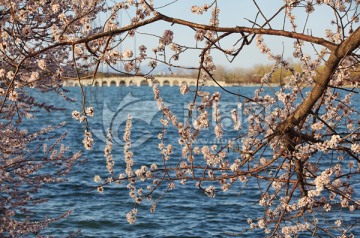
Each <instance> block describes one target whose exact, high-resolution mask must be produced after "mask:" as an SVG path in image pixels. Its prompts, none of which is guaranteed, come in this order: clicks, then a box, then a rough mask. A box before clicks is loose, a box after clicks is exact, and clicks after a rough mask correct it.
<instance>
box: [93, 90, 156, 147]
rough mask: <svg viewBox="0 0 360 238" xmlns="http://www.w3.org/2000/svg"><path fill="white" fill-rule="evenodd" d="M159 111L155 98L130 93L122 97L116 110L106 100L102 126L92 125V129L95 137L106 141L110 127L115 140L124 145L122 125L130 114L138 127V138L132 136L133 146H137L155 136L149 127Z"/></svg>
mask: <svg viewBox="0 0 360 238" xmlns="http://www.w3.org/2000/svg"><path fill="white" fill-rule="evenodd" d="M158 112H159V109H158V107H157V104H156V102H155V101H154V100H143V99H141V98H137V97H134V96H133V95H132V94H131V93H128V94H127V95H126V96H125V97H124V98H122V100H121V101H120V103H119V104H118V106H117V109H116V110H115V111H112V110H111V109H110V108H109V106H108V104H107V103H106V101H105V100H104V104H103V109H102V115H101V117H102V118H101V120H100V121H101V122H102V123H101V125H102V128H96V127H94V126H91V131H92V133H93V135H94V136H95V137H97V138H98V139H99V140H101V141H103V142H105V141H106V134H105V132H106V130H107V129H109V128H110V130H111V132H112V139H113V142H115V143H116V144H119V145H121V146H123V145H124V144H125V142H124V141H123V139H122V136H123V134H122V133H123V130H122V131H121V130H120V127H121V125H123V126H124V125H125V123H126V120H127V118H128V115H131V116H132V118H133V121H134V122H135V126H136V127H137V128H136V138H135V139H133V138H132V143H131V146H132V147H137V146H140V145H141V144H143V143H144V142H146V141H147V140H148V139H149V138H150V137H152V136H153V135H152V133H151V131H149V130H148V128H150V124H151V121H152V120H153V118H154V117H155V115H156V114H157V113H158ZM133 126H134V125H133ZM95 128H96V129H95ZM132 137H133V136H132Z"/></svg>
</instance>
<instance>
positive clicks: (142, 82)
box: [140, 79, 149, 86]
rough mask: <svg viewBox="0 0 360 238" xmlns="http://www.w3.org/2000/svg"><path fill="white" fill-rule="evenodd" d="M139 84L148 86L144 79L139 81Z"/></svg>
mask: <svg viewBox="0 0 360 238" xmlns="http://www.w3.org/2000/svg"><path fill="white" fill-rule="evenodd" d="M140 86H149V83H148V82H147V81H146V80H145V79H144V80H142V81H141V82H140Z"/></svg>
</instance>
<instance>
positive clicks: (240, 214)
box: [25, 86, 360, 237]
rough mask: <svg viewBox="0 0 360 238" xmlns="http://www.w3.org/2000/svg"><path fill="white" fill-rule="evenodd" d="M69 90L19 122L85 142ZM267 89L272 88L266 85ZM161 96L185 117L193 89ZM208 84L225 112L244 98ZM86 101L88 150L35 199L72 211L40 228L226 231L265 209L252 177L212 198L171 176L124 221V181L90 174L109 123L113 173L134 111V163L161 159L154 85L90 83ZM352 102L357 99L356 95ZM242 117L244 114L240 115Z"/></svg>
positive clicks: (123, 232)
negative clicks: (163, 190)
mask: <svg viewBox="0 0 360 238" xmlns="http://www.w3.org/2000/svg"><path fill="white" fill-rule="evenodd" d="M67 89H68V90H70V92H69V94H68V96H69V97H70V98H74V99H76V102H74V103H69V102H65V101H64V100H63V99H62V98H61V97H60V96H52V97H51V102H52V104H54V105H56V106H57V107H64V108H65V110H64V111H57V112H52V113H51V114H49V113H47V112H44V111H41V112H39V114H40V115H41V117H39V118H38V119H37V120H40V121H39V123H37V124H36V125H35V127H34V124H33V122H31V121H28V122H26V123H28V124H26V123H25V127H28V128H29V130H33V129H35V128H36V127H39V128H41V127H42V126H45V125H47V124H50V123H53V124H55V123H59V122H62V121H65V122H66V127H65V128H64V129H66V130H67V132H68V135H67V137H66V139H65V143H66V144H67V145H70V146H71V150H72V151H74V152H76V151H77V150H83V145H82V139H83V132H84V129H85V127H84V124H80V123H79V122H78V121H75V120H74V119H72V117H71V112H72V111H73V110H78V111H80V110H81V93H80V90H79V88H76V87H69V88H67ZM228 89H229V90H231V91H233V92H236V93H241V94H243V95H246V96H249V97H252V95H253V93H254V90H255V89H256V88H253V87H232V88H228ZM269 90H270V89H269ZM160 91H161V96H162V97H163V98H164V101H165V102H166V103H168V104H169V105H170V108H171V109H172V110H173V111H174V113H175V114H176V115H177V116H178V118H179V120H180V121H181V120H184V118H185V117H186V116H187V111H186V110H185V108H186V107H187V105H186V104H185V103H184V102H189V99H191V97H192V96H191V95H187V96H185V97H183V96H181V95H180V92H179V88H178V87H161V88H160ZM209 91H211V92H214V91H219V92H221V95H222V99H221V101H222V102H224V108H222V109H221V110H224V111H227V112H230V111H231V109H233V108H239V107H241V105H239V102H240V101H243V99H240V98H237V97H236V96H232V95H229V94H227V93H225V92H223V91H222V90H221V89H220V88H211V89H209ZM85 92H86V97H87V101H88V106H93V107H94V109H95V117H94V118H92V119H90V121H89V125H90V127H91V129H92V132H93V134H94V139H95V144H94V149H93V150H91V151H84V153H83V158H86V159H87V162H86V163H84V164H82V165H81V166H77V167H75V168H74V169H73V171H72V172H71V174H70V176H69V181H67V182H65V183H61V184H55V185H54V184H51V185H47V186H46V187H44V189H42V190H41V191H42V193H41V194H40V195H41V196H43V197H47V198H49V199H50V201H49V202H47V203H45V204H43V205H41V206H40V207H41V211H40V212H44V213H45V214H48V215H49V216H53V215H60V214H62V213H64V212H66V211H67V210H69V209H74V212H73V213H72V215H71V216H69V217H68V218H67V219H65V220H62V221H60V222H56V223H53V224H51V225H50V226H49V228H48V229H47V230H45V232H44V234H47V235H54V236H57V237H63V236H65V235H66V234H69V233H70V232H75V231H77V230H80V231H81V233H80V234H79V235H78V236H77V237H229V234H234V233H235V234H236V233H239V232H241V231H242V230H243V229H246V228H248V224H247V219H248V218H252V219H256V218H258V217H259V218H260V217H261V216H262V214H263V210H262V208H261V207H259V206H258V205H257V201H258V200H257V199H258V195H259V191H258V189H257V185H256V182H255V181H254V182H250V183H248V184H247V186H243V185H244V184H241V183H239V184H238V185H237V186H234V187H232V188H231V189H230V190H229V191H227V192H218V193H217V194H216V197H215V198H208V197H207V196H206V195H205V194H204V193H203V192H202V191H201V190H199V189H197V188H195V183H192V182H188V183H187V185H186V186H185V187H182V185H180V184H176V188H175V189H173V190H171V191H170V192H168V193H167V194H166V195H165V197H164V199H163V200H162V201H160V202H159V203H158V204H157V209H156V212H155V213H150V212H149V203H147V202H144V205H140V206H138V211H139V214H138V216H137V221H136V223H135V224H133V225H130V224H128V223H127V221H126V218H125V215H126V213H127V212H128V211H130V210H131V209H132V207H133V201H132V200H130V199H129V197H128V189H126V188H125V187H124V186H121V187H119V186H110V187H105V191H104V192H103V193H101V194H100V193H98V192H97V191H96V190H92V188H94V186H95V185H96V184H95V183H94V182H93V178H94V176H95V175H100V176H101V177H102V178H106V177H107V176H108V173H107V171H106V167H105V166H106V163H105V158H104V152H103V150H104V146H105V143H104V138H105V130H106V129H107V128H108V127H111V128H112V129H113V132H114V133H113V135H114V140H115V143H114V148H113V156H114V161H115V167H114V171H115V174H119V173H120V172H123V170H124V162H123V150H122V145H123V144H122V143H123V142H122V133H123V131H124V125H125V120H126V118H127V115H128V114H129V113H130V114H132V115H133V117H134V119H133V130H132V134H131V138H132V140H133V145H134V147H133V148H132V149H131V150H132V151H133V152H134V160H135V163H136V164H138V165H140V164H142V163H144V162H146V163H148V164H149V163H152V162H155V161H157V162H158V163H160V161H161V155H160V152H159V150H158V149H157V144H158V143H159V140H158V139H157V135H158V133H160V132H161V126H160V125H159V120H160V119H161V118H162V114H161V113H159V112H158V111H157V108H156V105H155V106H154V101H153V92H152V89H151V88H149V87H145V86H143V87H99V88H97V87H88V88H85ZM37 97H38V99H39V100H40V101H41V100H43V101H49V99H50V98H49V96H46V95H40V94H39V95H37ZM356 100H357V102H354V103H353V105H357V107H359V104H360V103H359V102H360V101H359V97H357V98H356ZM222 120H223V121H222V122H223V124H224V128H225V130H227V136H226V137H225V138H224V140H226V139H231V138H233V137H235V136H236V135H237V132H236V131H232V129H231V127H232V124H231V120H230V114H224V116H223V119H222ZM243 123H244V121H243ZM176 134H177V131H176V130H173V129H171V128H168V133H167V138H170V139H171V138H174V141H173V144H174V145H176V144H177V141H176V140H177V137H176ZM209 134H211V135H213V131H212V130H209V131H208V133H205V134H204V135H201V136H200V138H199V140H198V144H199V145H201V144H214V143H219V142H218V141H212V140H210V139H209ZM180 155H181V151H179V148H174V153H173V156H172V157H173V158H175V157H176V156H180ZM245 236H249V237H263V236H264V233H263V231H260V230H255V231H251V232H250V233H243V234H242V235H241V237H245Z"/></svg>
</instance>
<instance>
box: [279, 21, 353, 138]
mask: <svg viewBox="0 0 360 238" xmlns="http://www.w3.org/2000/svg"><path fill="white" fill-rule="evenodd" d="M359 47H360V27H359V28H357V29H356V31H355V32H354V33H353V34H352V35H350V37H349V38H348V39H346V40H345V41H343V42H342V43H341V44H340V45H339V46H338V47H337V48H336V50H335V51H333V52H332V53H331V54H330V57H329V59H328V60H327V61H326V63H325V68H324V72H323V73H322V74H321V75H320V79H319V80H318V81H317V82H316V84H315V86H314V88H313V89H312V90H311V92H310V93H309V95H308V96H307V97H306V98H305V99H304V101H303V102H302V103H301V104H300V105H299V106H298V107H297V109H296V110H295V112H294V113H293V114H291V115H290V116H289V117H288V118H287V119H286V120H285V121H283V122H282V123H280V124H279V126H278V127H277V129H276V131H277V132H278V133H280V134H282V133H285V132H288V131H289V130H290V129H292V128H294V127H295V126H296V125H297V124H298V123H299V122H300V121H301V120H303V119H304V118H306V117H307V115H309V113H310V112H311V109H312V108H313V106H314V105H315V103H316V102H317V101H318V100H319V98H320V97H321V95H323V93H324V91H325V90H326V89H327V87H328V85H329V82H330V80H331V77H332V76H333V74H334V72H335V70H336V69H337V67H338V66H339V64H340V62H341V60H342V59H343V58H344V57H345V56H347V55H349V54H351V52H353V51H354V50H356V49H357V48H359Z"/></svg>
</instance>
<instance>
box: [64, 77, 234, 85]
mask: <svg viewBox="0 0 360 238" xmlns="http://www.w3.org/2000/svg"><path fill="white" fill-rule="evenodd" d="M81 83H82V85H86V86H89V85H92V86H99V87H104V86H152V85H153V83H157V84H159V85H160V86H180V85H181V84H186V85H188V86H195V85H196V79H194V78H183V77H156V78H155V80H154V82H151V80H147V79H145V78H144V77H140V76H133V77H104V78H97V79H95V80H94V81H93V80H92V79H83V80H81ZM206 85H207V86H218V85H217V84H216V83H215V82H213V81H212V80H209V81H208V82H207V83H206ZM63 86H79V82H78V81H77V80H65V81H63ZM221 86H231V85H228V84H226V83H225V82H221Z"/></svg>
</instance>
